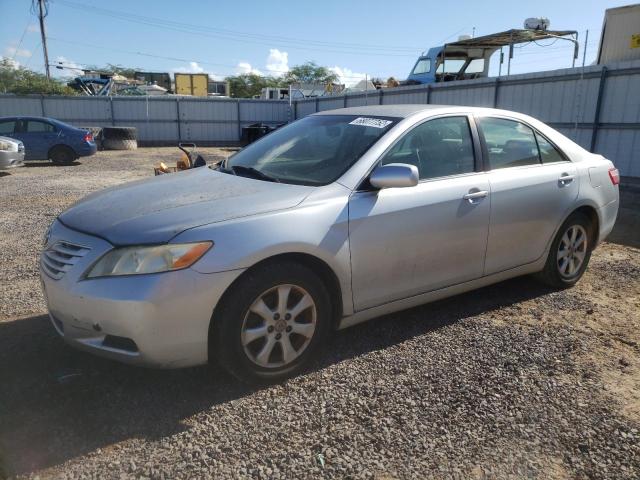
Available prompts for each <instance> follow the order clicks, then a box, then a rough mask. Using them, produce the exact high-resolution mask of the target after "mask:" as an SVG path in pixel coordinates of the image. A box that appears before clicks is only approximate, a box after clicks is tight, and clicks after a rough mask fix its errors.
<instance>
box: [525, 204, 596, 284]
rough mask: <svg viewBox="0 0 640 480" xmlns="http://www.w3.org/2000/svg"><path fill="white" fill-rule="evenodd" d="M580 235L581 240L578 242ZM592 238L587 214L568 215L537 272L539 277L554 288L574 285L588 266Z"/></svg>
mask: <svg viewBox="0 0 640 480" xmlns="http://www.w3.org/2000/svg"><path fill="white" fill-rule="evenodd" d="M574 232H575V235H576V236H575V237H573V234H574ZM582 237H584V242H582V241H581V240H582ZM593 237H594V235H593V225H592V224H591V220H590V219H589V217H587V216H586V215H584V214H582V213H579V212H576V213H573V214H572V215H570V216H569V218H567V220H565V222H564V223H563V224H562V226H561V227H560V229H559V230H558V233H557V234H556V236H555V238H554V239H553V242H552V243H551V248H550V249H549V256H548V257H547V262H546V264H545V266H544V270H542V272H540V273H539V274H538V278H539V280H540V281H542V282H543V283H546V284H547V285H549V286H551V287H553V288H569V287H572V286H574V285H575V284H576V283H577V282H578V281H579V280H580V278H582V275H583V274H584V272H585V270H586V269H587V266H588V265H589V259H590V258H591V252H592V250H593V245H592V239H593ZM572 239H575V240H574V241H572ZM567 242H569V243H567ZM563 252H564V255H563ZM578 262H579V263H578Z"/></svg>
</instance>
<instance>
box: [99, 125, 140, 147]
mask: <svg viewBox="0 0 640 480" xmlns="http://www.w3.org/2000/svg"><path fill="white" fill-rule="evenodd" d="M137 138H138V129H137V128H135V127H104V128H103V129H102V146H103V148H104V149H105V150H135V149H136V148H138V140H137Z"/></svg>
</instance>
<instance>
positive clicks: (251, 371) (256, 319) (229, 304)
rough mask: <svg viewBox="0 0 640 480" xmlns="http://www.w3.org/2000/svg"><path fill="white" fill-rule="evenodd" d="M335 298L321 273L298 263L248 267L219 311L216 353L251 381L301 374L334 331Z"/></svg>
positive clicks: (213, 349) (214, 323)
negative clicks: (320, 276)
mask: <svg viewBox="0 0 640 480" xmlns="http://www.w3.org/2000/svg"><path fill="white" fill-rule="evenodd" d="M330 302H331V300H330V298H329V294H328V293H327V289H326V287H325V286H324V284H323V282H322V281H321V280H320V279H319V278H318V276H317V275H316V274H315V273H313V271H311V270H310V269H308V268H307V267H305V266H303V265H300V264H297V263H291V262H286V263H280V264H271V265H266V266H264V267H258V269H256V270H254V271H248V272H247V273H246V274H245V276H244V277H242V278H241V279H240V280H239V282H237V283H236V284H235V285H234V286H233V287H232V290H230V291H229V292H228V293H227V294H226V295H225V298H224V299H223V302H222V304H221V305H220V306H219V308H217V309H216V312H215V314H214V318H213V319H212V328H211V329H210V330H211V333H210V339H209V345H210V356H215V358H217V360H218V362H219V363H220V364H221V365H222V366H223V367H224V368H225V369H226V370H227V371H229V372H230V373H231V374H233V375H234V376H236V377H237V378H239V379H240V380H242V381H244V382H247V383H251V384H269V383H274V382H278V381H281V380H283V379H285V378H288V377H291V376H293V375H295V374H296V373H298V372H300V371H301V370H302V369H303V368H304V367H305V366H307V365H308V364H309V362H310V360H311V359H312V358H313V356H314V355H315V354H316V353H317V351H318V349H319V347H320V345H321V344H322V343H323V341H324V340H325V338H326V336H327V334H328V333H329V331H330V328H329V325H330V320H331V318H330V317H331V311H332V309H331V303H330Z"/></svg>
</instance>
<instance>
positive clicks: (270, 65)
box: [266, 48, 289, 76]
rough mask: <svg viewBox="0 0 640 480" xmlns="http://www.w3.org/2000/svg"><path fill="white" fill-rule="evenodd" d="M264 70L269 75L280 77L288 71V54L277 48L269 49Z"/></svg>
mask: <svg viewBox="0 0 640 480" xmlns="http://www.w3.org/2000/svg"><path fill="white" fill-rule="evenodd" d="M266 69H267V71H268V72H269V73H270V74H271V75H275V76H280V75H282V74H284V73H286V72H288V71H289V54H288V53H287V52H281V51H280V50H278V49H277V48H271V49H269V56H268V57H267V64H266Z"/></svg>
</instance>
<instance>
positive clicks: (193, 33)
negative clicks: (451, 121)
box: [0, 0, 631, 85]
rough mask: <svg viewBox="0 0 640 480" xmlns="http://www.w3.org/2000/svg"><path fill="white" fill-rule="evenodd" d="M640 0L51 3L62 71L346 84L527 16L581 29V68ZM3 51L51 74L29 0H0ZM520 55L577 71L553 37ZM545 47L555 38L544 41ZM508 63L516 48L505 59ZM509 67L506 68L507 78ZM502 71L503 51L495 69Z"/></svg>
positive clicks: (52, 40) (50, 22) (515, 67)
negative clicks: (324, 78) (616, 18)
mask: <svg viewBox="0 0 640 480" xmlns="http://www.w3.org/2000/svg"><path fill="white" fill-rule="evenodd" d="M629 3H631V0H622V1H614V0H598V1H593V0H581V1H574V0H553V1H549V0H538V1H536V2H531V1H518V0H511V1H498V0H483V1H461V0H447V1H442V2H435V1H429V0H395V1H393V2H390V1H388V0H382V1H379V0H369V1H366V2H365V1H357V2H356V1H351V0H342V1H334V0H322V1H320V2H306V1H298V2H284V1H278V0H270V1H254V0H242V1H228V0H225V1H214V0H201V1H196V0H181V1H175V0H174V1H169V0H136V1H132V0H128V1H127V0H110V1H109V2H104V1H102V2H99V1H96V0H50V1H49V15H48V16H47V18H46V20H45V22H46V32H47V37H48V40H47V45H48V50H49V62H50V63H51V64H55V63H58V64H60V65H64V66H65V67H69V68H65V69H54V70H52V74H53V75H56V76H59V77H68V76H73V75H74V74H75V75H77V73H79V72H75V71H74V70H72V69H70V68H74V67H79V68H83V67H86V66H88V65H98V66H100V65H105V64H107V63H111V64H118V65H123V66H126V67H135V68H139V69H140V70H145V71H158V72H194V73H200V72H206V73H209V74H210V75H212V76H213V77H214V78H223V77H225V76H227V75H234V74H238V73H247V72H256V73H259V74H265V75H275V76H278V75H282V74H283V73H284V72H286V71H287V70H288V69H289V68H290V67H292V66H293V65H298V64H301V63H304V62H306V61H310V60H312V61H315V62H316V63H318V64H319V65H324V66H327V67H329V68H331V69H332V70H333V71H335V72H336V73H337V74H338V75H339V77H340V78H341V80H342V82H343V83H346V84H348V85H349V84H353V83H356V82H358V81H359V80H361V79H363V78H364V77H365V75H367V76H368V77H369V78H371V77H380V78H382V79H386V78H388V77H390V76H393V77H395V78H396V79H400V80H401V79H404V78H406V77H407V75H408V74H409V72H410V70H411V69H412V67H413V65H414V63H415V61H416V59H417V57H418V56H419V55H420V53H421V52H422V51H425V50H428V49H429V48H430V47H433V46H438V45H442V44H443V43H445V42H447V41H448V42H451V41H455V40H457V39H458V37H459V36H460V35H465V34H466V35H473V34H474V32H475V36H480V35H487V34H490V33H495V32H499V31H503V30H508V29H510V28H522V25H523V22H524V19H525V18H527V17H541V16H542V17H547V18H549V19H550V22H551V29H558V30H564V29H567V30H577V31H578V32H579V41H580V54H579V61H578V62H577V63H576V65H581V64H582V54H583V50H582V49H583V46H584V40H585V38H586V30H589V39H588V42H587V45H586V64H587V65H589V64H591V63H592V62H593V61H594V60H595V57H596V54H597V49H598V43H599V40H600V33H601V29H602V21H603V17H604V10H605V9H606V8H611V7H616V6H621V5H625V4H629ZM0 19H2V28H1V29H0V56H4V57H8V58H10V59H12V60H13V61H14V62H16V63H17V64H20V65H23V66H26V67H28V68H31V69H34V70H38V71H44V60H43V54H42V44H41V41H40V31H39V26H38V21H37V17H36V16H35V15H33V14H32V12H31V0H0ZM474 29H475V30H474ZM539 43H540V44H541V45H536V44H528V45H526V46H525V47H523V48H518V49H516V50H515V56H514V59H513V60H512V64H511V73H512V74H515V73H524V72H532V71H540V70H552V69H557V68H567V67H570V66H571V60H572V52H573V47H572V45H571V44H570V43H569V42H565V41H556V42H553V41H548V40H547V41H543V42H539ZM542 45H547V46H546V47H543V46H542ZM505 58H506V55H505ZM505 67H506V63H505V66H504V67H503V71H502V74H503V75H504V74H505V73H506V72H505ZM497 74H498V55H497V54H496V55H494V56H493V58H492V62H491V69H490V75H492V76H493V75H497Z"/></svg>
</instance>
